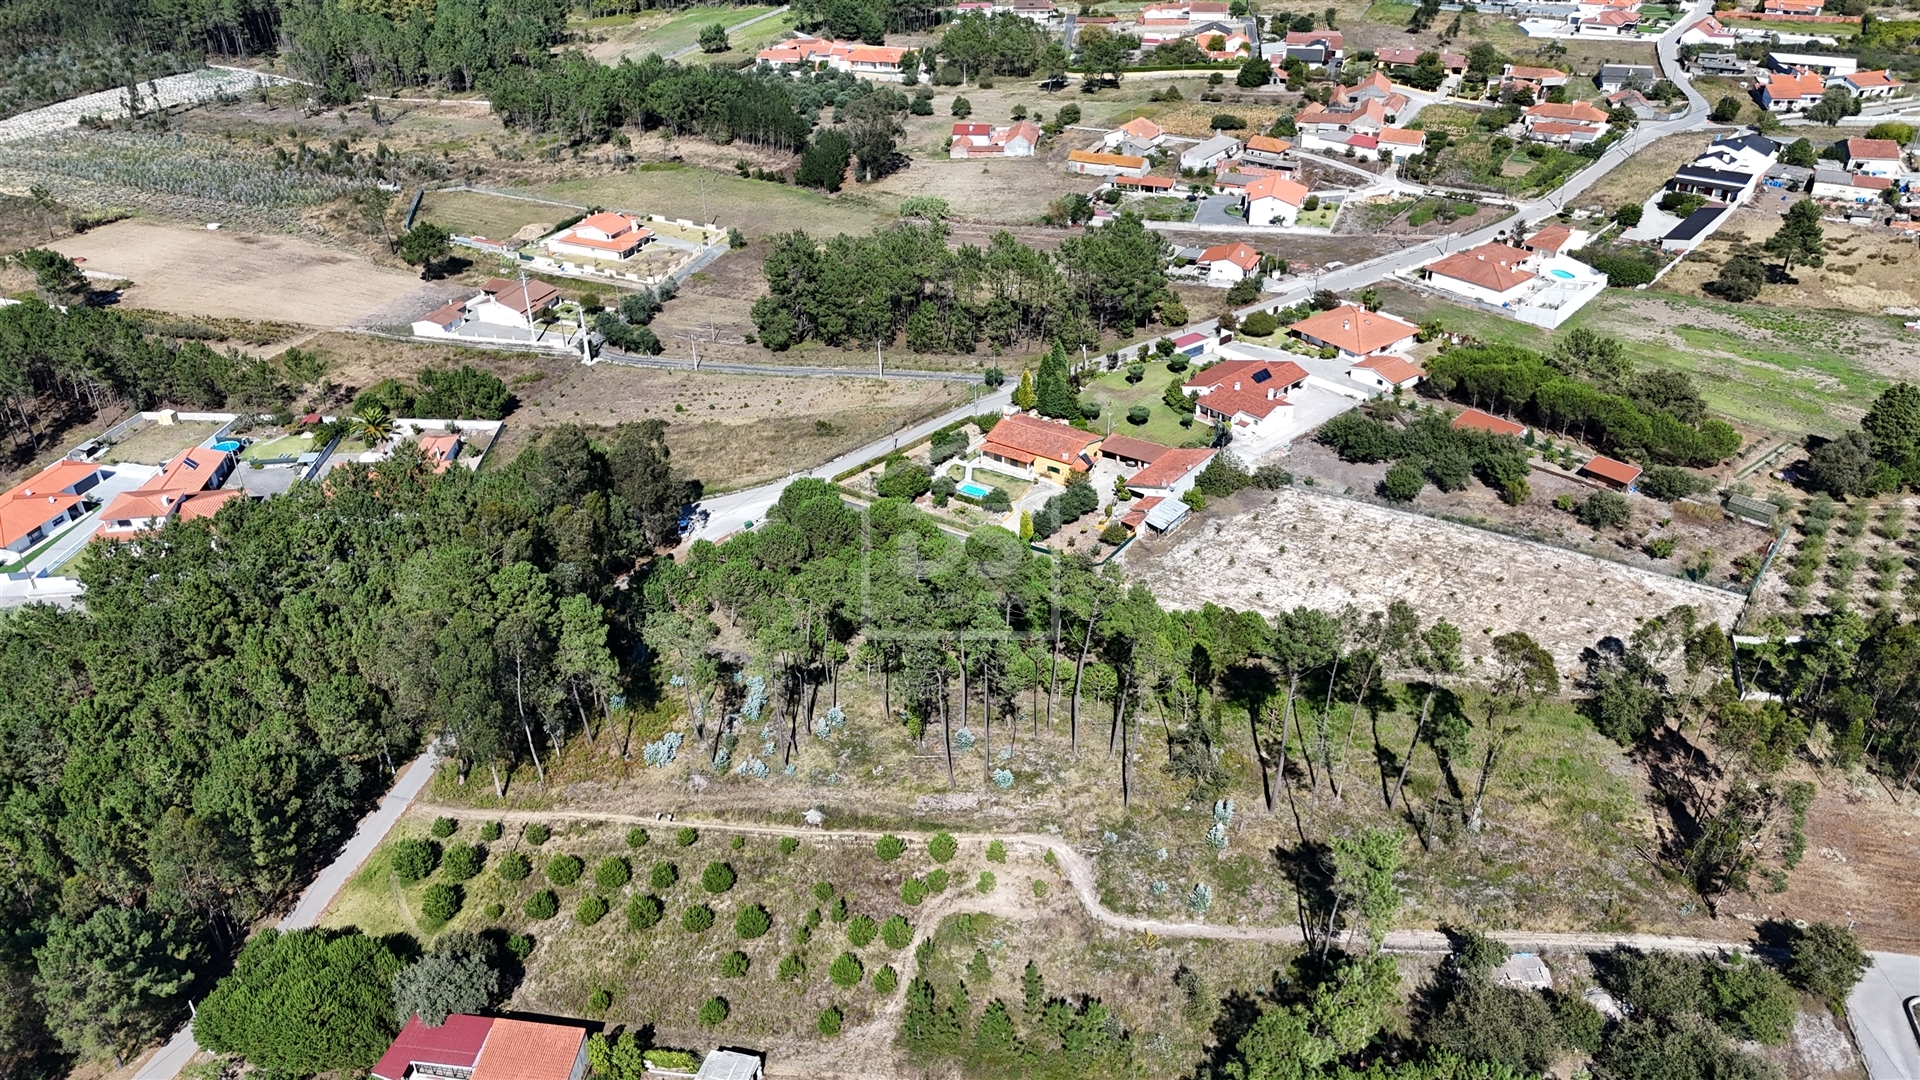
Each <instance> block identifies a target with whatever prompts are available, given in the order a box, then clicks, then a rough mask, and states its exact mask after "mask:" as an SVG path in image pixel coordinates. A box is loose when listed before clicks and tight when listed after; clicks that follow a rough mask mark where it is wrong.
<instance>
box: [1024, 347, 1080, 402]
mask: <svg viewBox="0 0 1920 1080" xmlns="http://www.w3.org/2000/svg"><path fill="white" fill-rule="evenodd" d="M1034 382H1035V386H1034V398H1035V401H1034V407H1035V408H1037V409H1039V410H1040V415H1041V416H1051V417H1053V418H1054V419H1056V420H1078V419H1080V402H1079V400H1078V399H1076V398H1075V397H1074V396H1073V384H1072V383H1070V382H1068V381H1067V350H1065V349H1064V348H1061V346H1060V343H1059V342H1058V341H1055V342H1054V343H1053V349H1052V351H1050V352H1048V353H1047V355H1046V358H1045V359H1043V360H1041V361H1040V377H1039V378H1038V379H1036V380H1034Z"/></svg>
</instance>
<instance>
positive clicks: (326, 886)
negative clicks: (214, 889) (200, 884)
mask: <svg viewBox="0 0 1920 1080" xmlns="http://www.w3.org/2000/svg"><path fill="white" fill-rule="evenodd" d="M439 763H440V750H439V747H438V746H437V745H436V746H429V747H427V750H426V752H425V753H423V754H421V755H420V756H419V757H417V758H414V759H413V762H412V763H411V764H409V765H408V766H407V767H406V768H404V769H402V770H400V775H399V776H398V777H397V778H395V780H394V782H393V786H392V787H391V788H388V789H387V793H386V794H385V795H383V796H381V797H380V804H379V805H378V806H376V807H374V808H373V811H372V812H371V813H369V814H368V815H367V816H366V817H363V818H361V819H360V825H359V827H358V828H357V829H355V830H354V834H353V836H352V837H351V838H350V839H349V840H348V841H347V842H346V845H345V846H343V847H342V848H341V849H340V855H339V857H338V858H336V859H334V860H333V862H331V863H329V864H328V865H327V868H326V869H324V870H322V871H320V873H319V874H318V875H317V876H316V877H315V878H314V879H313V883H312V884H310V885H308V886H307V891H306V892H304V893H301V894H300V902H299V903H297V904H295V905H294V906H293V910H292V911H289V912H288V913H287V915H286V917H285V918H283V919H281V920H280V922H279V923H278V924H277V928H278V929H281V930H304V929H306V928H307V927H310V926H313V925H315V924H316V923H318V922H319V921H320V916H322V915H324V914H326V911H327V907H328V905H330V904H332V903H333V898H334V896H335V895H336V894H338V893H339V891H340V889H341V888H342V887H343V886H345V885H346V883H347V879H348V878H351V877H352V876H353V875H354V874H355V873H357V872H359V870H360V867H361V865H362V864H363V863H365V862H366V861H367V856H369V855H371V854H373V849H374V848H376V847H378V846H379V845H380V841H382V840H385V839H386V838H387V833H389V832H391V831H392V830H393V826H394V823H395V822H397V821H399V820H400V815H401V814H402V813H403V812H405V811H406V809H407V807H408V806H410V805H412V803H413V800H414V799H415V798H416V797H418V796H419V794H420V792H422V791H424V790H425V789H426V786H427V782H428V781H430V780H432V779H433V771H434V768H435V766H437V765H439ZM199 1052H200V1047H199V1046H198V1045H197V1044H195V1043H194V1041H193V1025H192V1024H188V1025H187V1026H186V1027H183V1028H181V1029H180V1030H179V1031H178V1032H177V1033H175V1034H174V1036H173V1038H172V1039H171V1040H170V1041H168V1043H167V1044H166V1045H165V1046H162V1047H161V1048H160V1049H159V1050H156V1051H154V1053H153V1056H151V1057H149V1058H147V1060H146V1061H145V1062H144V1063H142V1064H141V1066H140V1068H139V1069H138V1070H137V1071H136V1072H135V1073H134V1074H133V1080H174V1077H176V1076H179V1075H180V1070H181V1069H184V1068H186V1066H187V1062H188V1061H191V1060H192V1059H193V1055H195V1054H197V1053H199Z"/></svg>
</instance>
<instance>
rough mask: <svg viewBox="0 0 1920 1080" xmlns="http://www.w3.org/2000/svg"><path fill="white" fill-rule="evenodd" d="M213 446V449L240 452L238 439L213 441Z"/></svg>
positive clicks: (230, 452)
mask: <svg viewBox="0 0 1920 1080" xmlns="http://www.w3.org/2000/svg"><path fill="white" fill-rule="evenodd" d="M213 448H214V449H215V450H221V451H224V452H226V453H229V454H236V453H239V452H240V441H239V440H238V439H227V440H224V441H222V442H217V443H214V444H213Z"/></svg>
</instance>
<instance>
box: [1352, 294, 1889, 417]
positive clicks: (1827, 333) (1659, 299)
mask: <svg viewBox="0 0 1920 1080" xmlns="http://www.w3.org/2000/svg"><path fill="white" fill-rule="evenodd" d="M1386 307H1387V309H1388V310H1390V311H1392V312H1393V313H1394V314H1396V315H1399V316H1401V317H1402V318H1407V319H1412V320H1414V321H1420V320H1424V319H1427V318H1430V317H1434V318H1439V319H1440V320H1441V322H1443V323H1444V324H1445V325H1446V326H1447V327H1449V328H1450V329H1458V330H1464V331H1466V332H1467V333H1470V334H1472V335H1474V336H1475V337H1478V338H1480V339H1481V340H1484V341H1495V342H1502V343H1507V344H1512V345H1519V346H1522V347H1525V348H1530V349H1542V350H1544V349H1547V348H1550V347H1551V344H1552V340H1553V335H1552V334H1551V333H1549V332H1548V331H1545V330H1541V329H1538V328H1536V327H1532V326H1527V325H1525V324H1524V323H1518V322H1513V321H1511V320H1508V319H1503V318H1500V317H1499V316H1497V315H1493V314H1490V313H1487V312H1482V311H1476V310H1469V309H1467V308H1464V307H1458V306H1455V305H1453V304H1448V303H1446V302H1444V301H1439V300H1435V299H1432V298H1430V297H1422V296H1414V295H1412V294H1409V293H1404V292H1401V291H1399V290H1394V291H1393V295H1392V296H1391V298H1390V299H1389V300H1388V302H1387V304H1386ZM1726 319H1732V320H1735V325H1734V326H1732V327H1727V326H1724V325H1721V324H1722V322H1723V320H1726ZM1883 325H1884V324H1883V321H1882V320H1877V319H1873V318H1871V317H1870V316H1864V315H1854V314H1849V313H1846V312H1807V311H1788V310H1782V309H1777V308H1767V307H1757V306H1746V305H1739V304H1727V303H1722V302H1720V301H1716V300H1709V299H1705V298H1697V297H1690V296H1683V295H1680V294H1677V293H1667V292H1658V291H1656V292H1647V293H1642V292H1635V291H1630V290H1620V289H1609V290H1607V292H1605V293H1603V294H1602V295H1601V296H1600V297H1599V298H1597V299H1595V300H1594V301H1593V302H1592V303H1590V304H1588V305H1587V306H1586V307H1585V308H1582V309H1581V311H1580V313H1579V314H1577V315H1575V316H1574V317H1573V318H1572V319H1570V320H1568V322H1567V324H1566V325H1565V326H1564V327H1562V328H1561V330H1562V332H1563V333H1564V332H1565V331H1568V330H1572V329H1573V328H1575V327H1581V326H1584V327H1587V328H1588V329H1591V330H1594V331H1596V332H1598V333H1602V334H1606V335H1608V336H1611V337H1615V338H1618V339H1619V340H1620V342H1621V344H1622V345H1623V346H1624V347H1625V349H1626V352H1627V355H1628V356H1629V357H1631V358H1632V359H1633V361H1634V363H1636V364H1639V365H1641V366H1643V367H1649V368H1665V369H1670V370H1675V371H1684V372H1686V373H1688V374H1690V375H1692V376H1693V377H1694V381H1695V384H1696V385H1697V386H1699V388H1700V393H1701V396H1702V397H1704V398H1705V399H1706V401H1707V406H1708V408H1710V409H1711V410H1713V411H1714V412H1715V413H1718V414H1720V415H1722V416H1725V417H1727V418H1728V419H1730V420H1733V421H1735V422H1737V423H1740V424H1745V425H1751V426H1753V427H1757V428H1763V429H1766V430H1769V431H1775V432H1779V433H1781V434H1784V435H1789V436H1799V435H1804V434H1807V433H1813V434H1820V435H1835V434H1838V433H1839V432H1840V431H1842V430H1844V429H1845V428H1847V427H1848V426H1850V425H1851V424H1853V423H1854V422H1855V421H1857V419H1858V418H1859V416H1860V415H1861V414H1862V413H1863V412H1864V410H1865V409H1866V407H1867V405H1869V404H1870V403H1871V402H1872V401H1873V399H1874V397H1875V396H1877V395H1878V394H1879V393H1880V391H1881V390H1883V389H1885V388H1886V386H1887V384H1888V381H1889V380H1888V379H1887V378H1886V377H1885V376H1883V375H1880V374H1878V373H1876V372H1875V371H1873V370H1872V369H1871V368H1870V367H1868V366H1867V365H1866V364H1864V363H1862V362H1861V360H1860V354H1861V346H1860V345H1859V344H1858V343H1857V342H1858V335H1859V333H1860V332H1861V330H1862V329H1865V328H1868V327H1872V328H1880V327H1882V326H1883Z"/></svg>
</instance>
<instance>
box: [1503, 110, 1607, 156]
mask: <svg viewBox="0 0 1920 1080" xmlns="http://www.w3.org/2000/svg"><path fill="white" fill-rule="evenodd" d="M1521 123H1522V124H1524V125H1525V126H1526V131H1527V137H1528V138H1530V139H1534V140H1537V141H1540V142H1571V143H1574V144H1576V145H1578V144H1580V143H1589V142H1592V141H1594V140H1595V139H1598V138H1599V137H1600V136H1602V135H1604V134H1606V131H1607V114H1606V111H1605V110H1603V109H1601V108H1599V107H1598V106H1596V105H1594V104H1592V103H1591V102H1586V101H1570V102H1567V103H1565V104H1558V103H1554V102H1542V103H1541V104H1539V105H1534V106H1531V107H1529V108H1528V109H1527V111H1526V113H1525V114H1524V115H1523V116H1522V117H1521Z"/></svg>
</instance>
